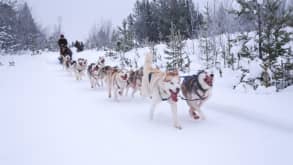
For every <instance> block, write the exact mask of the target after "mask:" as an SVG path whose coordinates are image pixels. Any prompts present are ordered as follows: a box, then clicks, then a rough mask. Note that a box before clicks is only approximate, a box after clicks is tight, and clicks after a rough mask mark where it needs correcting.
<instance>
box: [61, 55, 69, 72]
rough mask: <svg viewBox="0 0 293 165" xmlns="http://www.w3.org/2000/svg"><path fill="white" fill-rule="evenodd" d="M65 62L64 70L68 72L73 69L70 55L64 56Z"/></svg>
mask: <svg viewBox="0 0 293 165" xmlns="http://www.w3.org/2000/svg"><path fill="white" fill-rule="evenodd" d="M62 58H63V60H62V62H63V68H64V69H65V70H67V71H69V70H70V67H71V58H70V56H69V55H66V56H62Z"/></svg>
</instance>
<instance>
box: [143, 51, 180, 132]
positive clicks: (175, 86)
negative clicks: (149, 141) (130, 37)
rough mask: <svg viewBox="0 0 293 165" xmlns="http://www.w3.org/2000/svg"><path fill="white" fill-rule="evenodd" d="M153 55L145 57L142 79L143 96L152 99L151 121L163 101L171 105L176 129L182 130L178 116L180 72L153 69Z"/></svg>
mask: <svg viewBox="0 0 293 165" xmlns="http://www.w3.org/2000/svg"><path fill="white" fill-rule="evenodd" d="M152 59H153V55H152V54H147V55H146V56H145V63H144V69H143V78H142V89H141V91H142V95H143V96H146V97H150V98H151V99H152V105H151V109H150V119H151V120H152V119H153V116H154V111H155V108H156V105H157V104H158V103H160V102H162V101H166V102H168V103H169V104H170V106H171V110H172V114H173V124H174V127H175V128H178V129H182V127H181V125H180V123H179V120H178V115H177V101H178V93H179V91H180V79H179V75H178V71H173V72H172V71H167V72H162V71H160V70H159V69H154V68H152V61H153V60H152Z"/></svg>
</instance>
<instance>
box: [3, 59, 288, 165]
mask: <svg viewBox="0 0 293 165" xmlns="http://www.w3.org/2000/svg"><path fill="white" fill-rule="evenodd" d="M11 58H13V59H14V60H15V61H16V66H15V67H9V66H7V65H5V66H2V67H0V100H1V105H0V109H1V110H0V131H1V136H0V165H52V164H54V165H80V164H84V165H91V164H92V165H94V164H125V165H126V164H127V165H132V164H133V165H137V164H140V165H144V164H145V165H162V164H168V165H172V164H184V165H194V164H199V165H212V164H217V165H236V164H237V165H242V164H243V165H247V164H250V165H254V164H255V165H261V164H263V165H264V164H265V165H275V164H282V165H291V164H292V162H293V158H292V156H291V155H292V151H293V141H292V139H293V124H292V123H293V122H292V119H291V120H290V118H291V117H290V115H289V114H287V115H286V113H289V110H288V109H275V110H270V109H267V114H264V113H263V112H264V111H265V110H261V107H262V106H258V105H252V104H251V103H249V100H252V99H257V98H258V96H256V97H255V98H246V97H247V95H244V94H240V95H237V96H238V97H237V96H236V95H235V96H234V95H233V94H231V95H230V93H229V92H230V91H228V90H225V89H221V88H220V87H218V88H217V87H216V88H215V90H214V91H213V93H214V95H213V96H212V98H211V100H209V101H208V102H207V103H206V104H205V105H204V106H203V112H204V113H205V115H206V117H207V119H206V120H205V121H193V120H192V119H191V118H190V117H189V115H188V107H187V106H186V104H185V102H183V101H180V102H179V106H178V107H179V108H178V110H179V112H178V113H179V119H180V121H181V124H182V126H183V130H177V129H175V128H173V127H172V118H171V117H172V116H171V111H170V109H169V105H167V104H165V103H161V104H160V105H159V106H158V107H157V109H156V112H155V118H154V120H153V121H150V120H149V119H148V116H149V111H148V110H149V107H150V104H149V103H150V101H149V100H147V99H143V98H140V97H138V96H136V97H135V98H134V99H131V98H130V97H123V98H121V100H120V101H119V102H115V101H113V100H112V99H108V98H107V90H106V89H105V88H99V89H94V90H92V89H90V84H89V81H88V80H87V78H86V79H84V80H82V81H80V82H78V81H76V80H75V79H74V76H73V75H72V74H70V73H68V72H66V71H65V70H63V69H62V66H60V65H59V64H58V63H57V60H56V58H57V54H55V53H48V54H46V55H42V56H19V57H2V59H1V62H2V63H5V64H6V63H7V62H8V61H9V60H11ZM291 96H292V95H291ZM230 97H234V99H238V100H236V101H229V100H228V98H230ZM270 97H271V96H268V99H270ZM273 98H276V97H273V96H272V97H271V99H273ZM242 99H243V100H242ZM287 99H288V98H287ZM260 100H261V99H260ZM283 102H284V104H288V103H289V102H288V101H286V100H285V101H284V100H283ZM267 103H268V104H272V105H266V106H264V107H263V108H268V107H273V108H274V107H276V105H275V104H277V105H278V103H275V104H274V103H272V102H267ZM291 105H292V104H291ZM249 107H251V108H249ZM284 107H286V106H284ZM278 111H282V112H280V114H277V113H279V112H278ZM284 113H285V114H284ZM274 114H276V116H275V115H274ZM291 114H292V112H291ZM288 115H289V117H288Z"/></svg>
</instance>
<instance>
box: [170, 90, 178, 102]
mask: <svg viewBox="0 0 293 165" xmlns="http://www.w3.org/2000/svg"><path fill="white" fill-rule="evenodd" d="M170 92H171V99H172V100H173V101H174V102H177V101H178V97H177V93H175V92H173V91H170Z"/></svg>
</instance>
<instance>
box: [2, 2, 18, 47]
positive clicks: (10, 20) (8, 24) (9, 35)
mask: <svg viewBox="0 0 293 165" xmlns="http://www.w3.org/2000/svg"><path fill="white" fill-rule="evenodd" d="M14 5H15V4H14V3H5V2H0V49H2V50H4V51H6V52H7V51H9V52H11V51H15V50H16V49H17V37H16V35H15V33H16V31H17V29H16V25H15V23H16V14H17V13H16V11H15V10H14Z"/></svg>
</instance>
